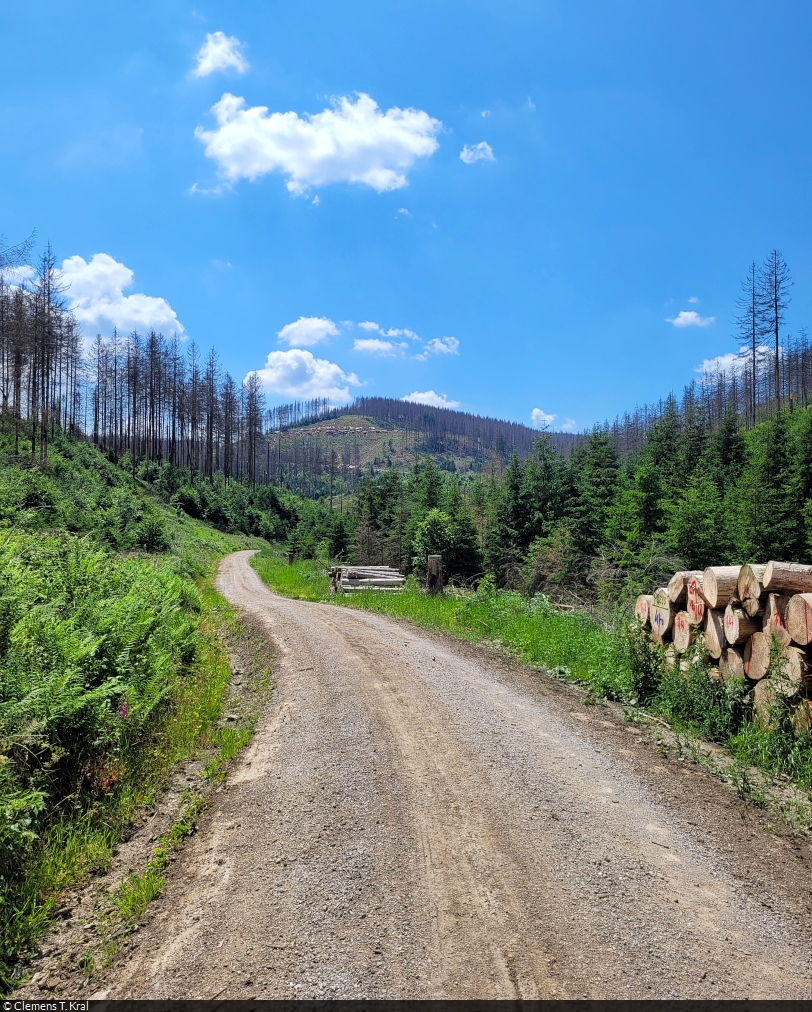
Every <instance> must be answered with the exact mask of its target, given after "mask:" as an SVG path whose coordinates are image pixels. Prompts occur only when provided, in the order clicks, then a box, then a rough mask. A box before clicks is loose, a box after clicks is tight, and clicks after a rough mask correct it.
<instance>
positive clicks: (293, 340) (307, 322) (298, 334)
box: [276, 316, 338, 348]
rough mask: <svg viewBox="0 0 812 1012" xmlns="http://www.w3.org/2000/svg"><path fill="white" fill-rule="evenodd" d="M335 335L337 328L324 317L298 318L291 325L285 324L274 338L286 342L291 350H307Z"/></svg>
mask: <svg viewBox="0 0 812 1012" xmlns="http://www.w3.org/2000/svg"><path fill="white" fill-rule="evenodd" d="M337 334H338V327H337V326H336V325H335V324H334V323H333V321H332V320H328V319H327V317H326V316H300V317H299V319H298V320H295V321H294V322H293V323H286V324H285V326H284V327H283V328H282V329H281V330H280V331H278V332H277V335H276V336H277V337H278V338H279V340H280V341H287V343H288V344H289V345H290V346H291V348H309V347H311V346H312V345H314V344H318V343H319V342H320V341H324V340H325V338H328V337H336V336H337Z"/></svg>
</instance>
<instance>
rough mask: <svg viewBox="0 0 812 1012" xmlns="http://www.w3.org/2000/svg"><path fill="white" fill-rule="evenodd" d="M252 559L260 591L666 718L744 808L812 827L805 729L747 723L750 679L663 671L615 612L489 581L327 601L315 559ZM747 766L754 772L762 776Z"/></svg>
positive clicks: (811, 761)
mask: <svg viewBox="0 0 812 1012" xmlns="http://www.w3.org/2000/svg"><path fill="white" fill-rule="evenodd" d="M252 565H253V566H254V567H255V568H256V570H257V572H258V573H259V575H260V576H261V577H262V579H263V580H264V581H265V582H266V583H267V584H268V586H270V587H272V588H273V589H274V590H275V591H277V592H278V593H280V594H284V595H286V596H288V597H295V598H299V599H300V600H306V601H332V602H333V603H335V604H337V605H339V606H342V607H348V608H360V609H363V610H366V611H375V612H378V613H379V614H382V615H389V616H391V617H392V618H398V619H403V620H405V621H408V622H411V623H413V624H414V625H416V626H419V627H420V628H423V629H429V630H431V631H433V632H441V633H446V634H447V635H450V636H454V637H456V638H458V639H462V640H466V641H468V642H472V643H486V644H488V645H491V646H493V647H495V648H497V649H499V650H501V651H503V652H505V653H507V654H509V655H510V656H512V657H514V658H516V659H517V660H519V661H520V662H521V663H524V664H528V665H530V666H532V667H535V668H538V669H542V670H545V671H546V672H547V673H548V674H551V675H553V676H554V677H557V678H560V679H563V680H566V681H570V682H574V683H576V684H578V685H580V686H581V687H582V688H583V689H584V690H585V700H586V701H587V702H598V701H600V700H603V699H608V700H614V701H619V702H621V703H624V704H626V705H627V708H628V709H627V710H626V713H627V719H634V720H639V721H642V722H644V723H653V722H652V720H651V718H652V717H654V718H659V719H664V720H665V721H666V722H667V724H668V726H669V727H670V728H671V729H673V732H674V735H673V736H672V739H670V740H671V742H672V744H671V745H669V747H672V748H677V750H678V751H679V753H680V755H683V756H687V757H688V758H689V759H691V760H692V761H697V762H700V761H701V763H702V765H705V766H706V767H707V768H708V769H709V770H710V771H711V772H713V773H715V774H716V775H718V776H720V777H721V778H723V779H725V780H727V781H728V782H729V783H731V784H732V785H733V786H734V788H735V789H736V790H737V793H738V794H739V796H740V797H742V799H743V800H744V802H745V804H751V805H753V806H754V807H759V806H761V807H764V806H768V799H769V797H770V796H776V797H778V800H777V801H776V802H775V804H772V803H770V804H769V807H772V808H773V809H774V810H776V814H778V815H779V817H780V818H781V819H782V822H783V823H784V824H786V825H788V826H790V827H791V828H794V829H799V828H807V827H808V826H809V825H810V819H812V815H810V807H809V805H808V804H807V802H810V801H812V798H810V795H809V792H810V791H812V734H811V733H810V731H809V730H808V729H806V728H804V727H802V726H797V725H796V724H793V723H792V721H791V720H790V719H789V718H788V714H787V712H779V711H778V710H777V711H776V713H775V714H774V719H773V720H771V726H768V727H765V726H762V725H761V724H759V723H758V722H757V721H755V720H753V713H752V707H751V702H750V696H748V686H746V685H745V683H744V682H743V681H741V680H735V679H732V680H730V681H729V682H726V683H721V682H719V681H714V680H712V679H711V678H709V676H708V670H709V668H708V665H706V664H703V663H702V662H701V661H700V659H699V658H698V657H693V658H692V663H691V664H690V665H689V668H688V671H687V672H684V671H679V670H677V669H675V668H671V669H669V667H668V666H667V664H666V663H665V656H664V651H663V649H662V648H655V647H654V646H653V644H652V643H651V641H650V640H649V639H648V637H647V636H645V635H641V634H639V633H635V632H634V631H633V630H631V629H630V628H629V624H628V620H624V619H623V617H622V615H621V614H620V613H619V614H618V615H617V616H616V618H615V621H613V622H611V623H601V622H599V621H597V620H596V619H594V618H592V617H591V616H589V615H586V614H584V613H582V612H570V611H568V612H561V611H557V610H556V609H555V608H554V607H553V606H552V605H551V603H550V602H549V600H547V599H546V598H544V597H535V598H529V599H528V598H525V597H522V596H521V595H519V594H515V593H510V592H504V591H497V590H496V589H495V588H494V587H493V585H492V584H490V583H488V582H487V581H483V583H482V584H480V587H479V589H478V590H477V591H475V592H473V593H465V594H456V593H454V592H452V593H448V594H445V595H442V596H438V597H431V596H428V595H426V594H425V593H423V592H422V591H421V589H420V587H419V585H418V584H417V582H416V581H415V580H414V579H413V578H409V580H408V581H407V583H406V587H405V588H404V590H403V591H399V592H389V593H381V592H379V591H374V590H368V591H354V592H353V593H351V594H344V595H338V596H337V597H335V598H329V597H328V580H327V576H326V567H325V565H324V564H323V563H321V564H320V563H318V562H316V561H297V562H295V563H293V564H292V565H288V564H287V562H286V559H285V558H284V555H283V554H282V553H281V552H280V551H279V550H278V549H276V548H273V547H271V548H266V549H264V550H263V551H262V552H261V553H259V554H258V555H256V556H254V558H253V559H252ZM779 709H780V708H779ZM655 722H656V721H655ZM701 739H705V740H708V741H711V742H714V743H717V744H719V745H721V746H723V747H724V748H725V750H726V751H727V753H728V754H729V756H730V761H729V762H727V761H719V760H714V761H713V762H712V763H711V762H710V761H709V760H708V759H707V757H706V754H705V753H702V755H700V753H699V752H697V751H696V748H695V747H694V746H690V745H689V744H688V743H689V742H694V743H695V742H697V741H698V740H701ZM674 742H677V743H679V742H681V743H682V744H681V745H679V744H678V745H674V744H673V743H674ZM754 769H755V770H758V771H760V775H759V776H758V777H754V775H753V770H754ZM790 783H791V784H793V785H795V786H796V787H797V788H799V789H800V790H801V791H802V792H803V795H804V800H802V801H800V802H799V801H798V800H797V797H796V798H794V799H790V800H788V799H787V797H786V786H787V784H790Z"/></svg>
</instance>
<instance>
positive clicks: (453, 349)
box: [425, 337, 460, 355]
mask: <svg viewBox="0 0 812 1012" xmlns="http://www.w3.org/2000/svg"><path fill="white" fill-rule="evenodd" d="M425 350H426V351H427V352H429V354H431V355H459V353H460V342H459V341H458V340H457V339H456V337H433V338H432V339H431V340H430V341H429V343H428V344H427V345H426V348H425Z"/></svg>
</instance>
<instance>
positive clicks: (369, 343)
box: [352, 337, 409, 356]
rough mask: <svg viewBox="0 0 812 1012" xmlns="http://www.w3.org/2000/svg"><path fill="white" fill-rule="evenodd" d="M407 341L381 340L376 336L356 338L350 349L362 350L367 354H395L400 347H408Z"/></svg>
mask: <svg viewBox="0 0 812 1012" xmlns="http://www.w3.org/2000/svg"><path fill="white" fill-rule="evenodd" d="M408 347H409V344H408V342H407V341H400V342H398V343H397V344H395V343H393V342H392V341H381V340H380V338H377V337H365V338H356V339H355V341H354V343H353V346H352V350H353V351H363V352H366V353H367V354H368V355H381V356H386V355H397V353H398V351H400V349H402V348H408Z"/></svg>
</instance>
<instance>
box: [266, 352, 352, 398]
mask: <svg viewBox="0 0 812 1012" xmlns="http://www.w3.org/2000/svg"><path fill="white" fill-rule="evenodd" d="M256 375H257V376H259V378H260V381H261V382H262V386H263V388H264V389H265V391H266V392H267V393H269V394H277V395H280V396H282V397H294V398H297V397H301V398H309V397H326V398H328V399H329V400H330V401H333V402H340V403H345V402H346V401H347V400H348V399H349V396H350V390H349V388H350V387H351V386H361V381H360V380H359V379H358V377H357V376H356V375H355V373H352V372H350V373H346V372H344V370H343V369H342V368H341V366H339V365H336V363H335V362H328V361H327V359H324V358H315V357H314V355H313V353H312V352H310V351H304V350H302V349H301V348H292V349H291V350H290V351H272V352H271V353H270V355H268V359H267V361H266V362H265V368H264V369H257V370H256Z"/></svg>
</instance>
